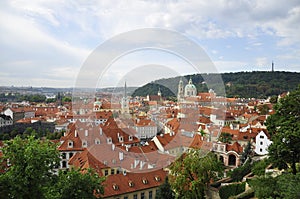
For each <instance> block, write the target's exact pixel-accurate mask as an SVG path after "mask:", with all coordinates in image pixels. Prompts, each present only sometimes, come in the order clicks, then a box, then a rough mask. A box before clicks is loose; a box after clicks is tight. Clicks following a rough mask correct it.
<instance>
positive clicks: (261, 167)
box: [252, 159, 270, 176]
mask: <svg viewBox="0 0 300 199" xmlns="http://www.w3.org/2000/svg"><path fill="white" fill-rule="evenodd" d="M269 164H270V161H269V159H263V160H260V161H258V162H255V163H254V165H253V167H252V173H253V174H254V175H257V176H262V175H265V171H266V168H267V166H268V165H269Z"/></svg>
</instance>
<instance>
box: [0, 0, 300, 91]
mask: <svg viewBox="0 0 300 199" xmlns="http://www.w3.org/2000/svg"><path fill="white" fill-rule="evenodd" d="M152 27H155V28H165V29H169V30H174V31H178V32H179V33H182V34H184V35H185V36H186V37H188V38H189V39H191V40H193V41H195V42H196V43H197V44H198V45H199V46H201V47H202V48H203V49H204V50H205V52H206V53H207V55H208V56H209V57H210V59H211V60H212V61H213V63H214V65H215V66H216V68H217V70H218V71H219V72H237V71H252V70H255V71H257V70H271V63H272V60H273V61H274V63H275V70H280V71H297V72H300V36H299V35H300V34H299V33H300V1H299V0H289V1H286V0H276V1H274V0H265V1H261V0H252V1H246V0H244V1H240V0H209V1H207V0H187V1H171V0H168V1H158V0H154V1H150V0H149V1H112V0H107V1H106V0H101V1H89V3H86V1H73V0H70V1H67V0H66V1H61V0H59V1H55V0H41V1H40V0H38V1H35V0H31V1H21V0H7V1H6V0H2V1H0V53H1V55H0V69H1V70H0V86H11V85H15V86H38V87H40V86H50V87H73V86H74V82H75V81H76V77H77V74H78V72H79V71H80V68H81V67H82V65H83V64H84V62H85V60H86V59H87V57H88V56H89V54H90V53H91V52H93V50H95V49H96V48H97V47H98V46H99V45H101V44H102V43H103V42H105V41H106V40H108V39H110V38H112V37H115V36H117V35H118V34H120V33H123V32H126V31H131V30H135V29H139V28H152ZM151 65H153V66H154V67H153V70H156V72H155V73H154V75H153V78H155V79H157V78H159V74H161V76H164V77H166V76H168V74H169V75H170V76H172V75H174V74H175V75H176V74H180V75H184V74H191V73H193V72H194V71H193V70H190V69H189V67H188V66H186V63H184V61H182V60H180V59H178V57H177V58H176V57H175V56H174V55H173V56H172V55H169V54H168V53H165V52H159V51H158V52H154V51H142V52H136V53H132V54H130V55H125V56H124V57H122V58H121V59H119V60H118V63H115V64H114V67H113V70H112V69H111V70H109V71H108V72H107V73H106V74H105V75H103V77H104V78H103V79H102V80H101V81H99V82H102V83H101V85H100V87H106V86H114V85H116V82H118V81H121V80H122V81H123V80H124V79H125V80H126V81H127V85H128V86H136V85H140V84H143V83H145V81H149V79H151V78H149V76H151V72H149V71H151V70H147V69H149V67H150V68H151ZM157 65H158V66H160V67H157ZM129 66H135V68H130V67H129ZM145 67H146V68H147V67H148V68H147V69H145ZM173 67H174V68H173ZM176 67H180V68H181V69H180V70H177V69H175V68H176ZM129 68H130V69H129ZM141 68H144V69H145V70H141ZM166 68H169V69H171V70H170V71H172V72H170V73H168V72H166V70H165V69H166ZM157 70H162V72H161V73H159V72H157ZM131 71H132V74H131ZM174 71H175V72H174ZM133 74H134V75H133ZM135 74H136V75H135ZM134 76H136V79H134V81H133V80H132V78H134ZM146 76H147V78H145V77H146ZM131 80H132V81H131Z"/></svg>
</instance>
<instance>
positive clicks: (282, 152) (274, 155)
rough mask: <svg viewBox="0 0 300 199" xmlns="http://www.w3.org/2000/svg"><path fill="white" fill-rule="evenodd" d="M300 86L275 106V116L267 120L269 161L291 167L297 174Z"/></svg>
mask: <svg viewBox="0 0 300 199" xmlns="http://www.w3.org/2000/svg"><path fill="white" fill-rule="evenodd" d="M299 120H300V86H299V87H298V89H297V90H295V91H293V92H291V93H290V94H289V95H287V96H286V97H284V98H282V99H280V100H279V102H278V103H277V104H276V105H275V114H273V115H271V116H270V117H268V119H267V128H268V131H269V133H270V134H271V135H272V137H271V140H272V141H273V143H272V144H271V145H270V146H269V149H268V150H269V155H270V160H271V162H272V163H274V166H277V167H279V168H287V167H288V165H289V164H290V165H291V169H292V172H293V174H296V173H297V168H296V163H297V162H299V160H300V122H299Z"/></svg>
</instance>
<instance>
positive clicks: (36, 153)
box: [0, 136, 59, 198]
mask: <svg viewBox="0 0 300 199" xmlns="http://www.w3.org/2000/svg"><path fill="white" fill-rule="evenodd" d="M2 150H3V154H4V156H3V158H2V161H1V162H5V161H7V160H8V162H9V164H10V166H9V168H8V169H7V171H6V172H4V173H3V174H1V176H0V179H1V180H0V182H1V183H3V182H5V183H6V184H2V186H5V188H6V189H5V190H7V193H6V194H8V195H5V196H4V198H43V190H44V189H45V187H48V186H49V183H51V182H52V180H53V178H52V177H53V169H54V166H55V165H56V164H57V163H58V162H59V153H58V151H57V150H56V146H55V145H54V144H53V143H51V142H48V141H40V140H36V139H34V137H33V136H30V137H28V139H24V140H22V139H21V138H20V137H19V136H17V137H16V138H15V139H13V140H10V141H8V142H6V146H5V147H4V148H3V149H2Z"/></svg>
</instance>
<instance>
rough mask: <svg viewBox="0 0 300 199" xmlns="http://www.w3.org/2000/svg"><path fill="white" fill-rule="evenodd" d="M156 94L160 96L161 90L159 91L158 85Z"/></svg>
mask: <svg viewBox="0 0 300 199" xmlns="http://www.w3.org/2000/svg"><path fill="white" fill-rule="evenodd" d="M157 95H158V96H161V91H160V87H158V92H157Z"/></svg>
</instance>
